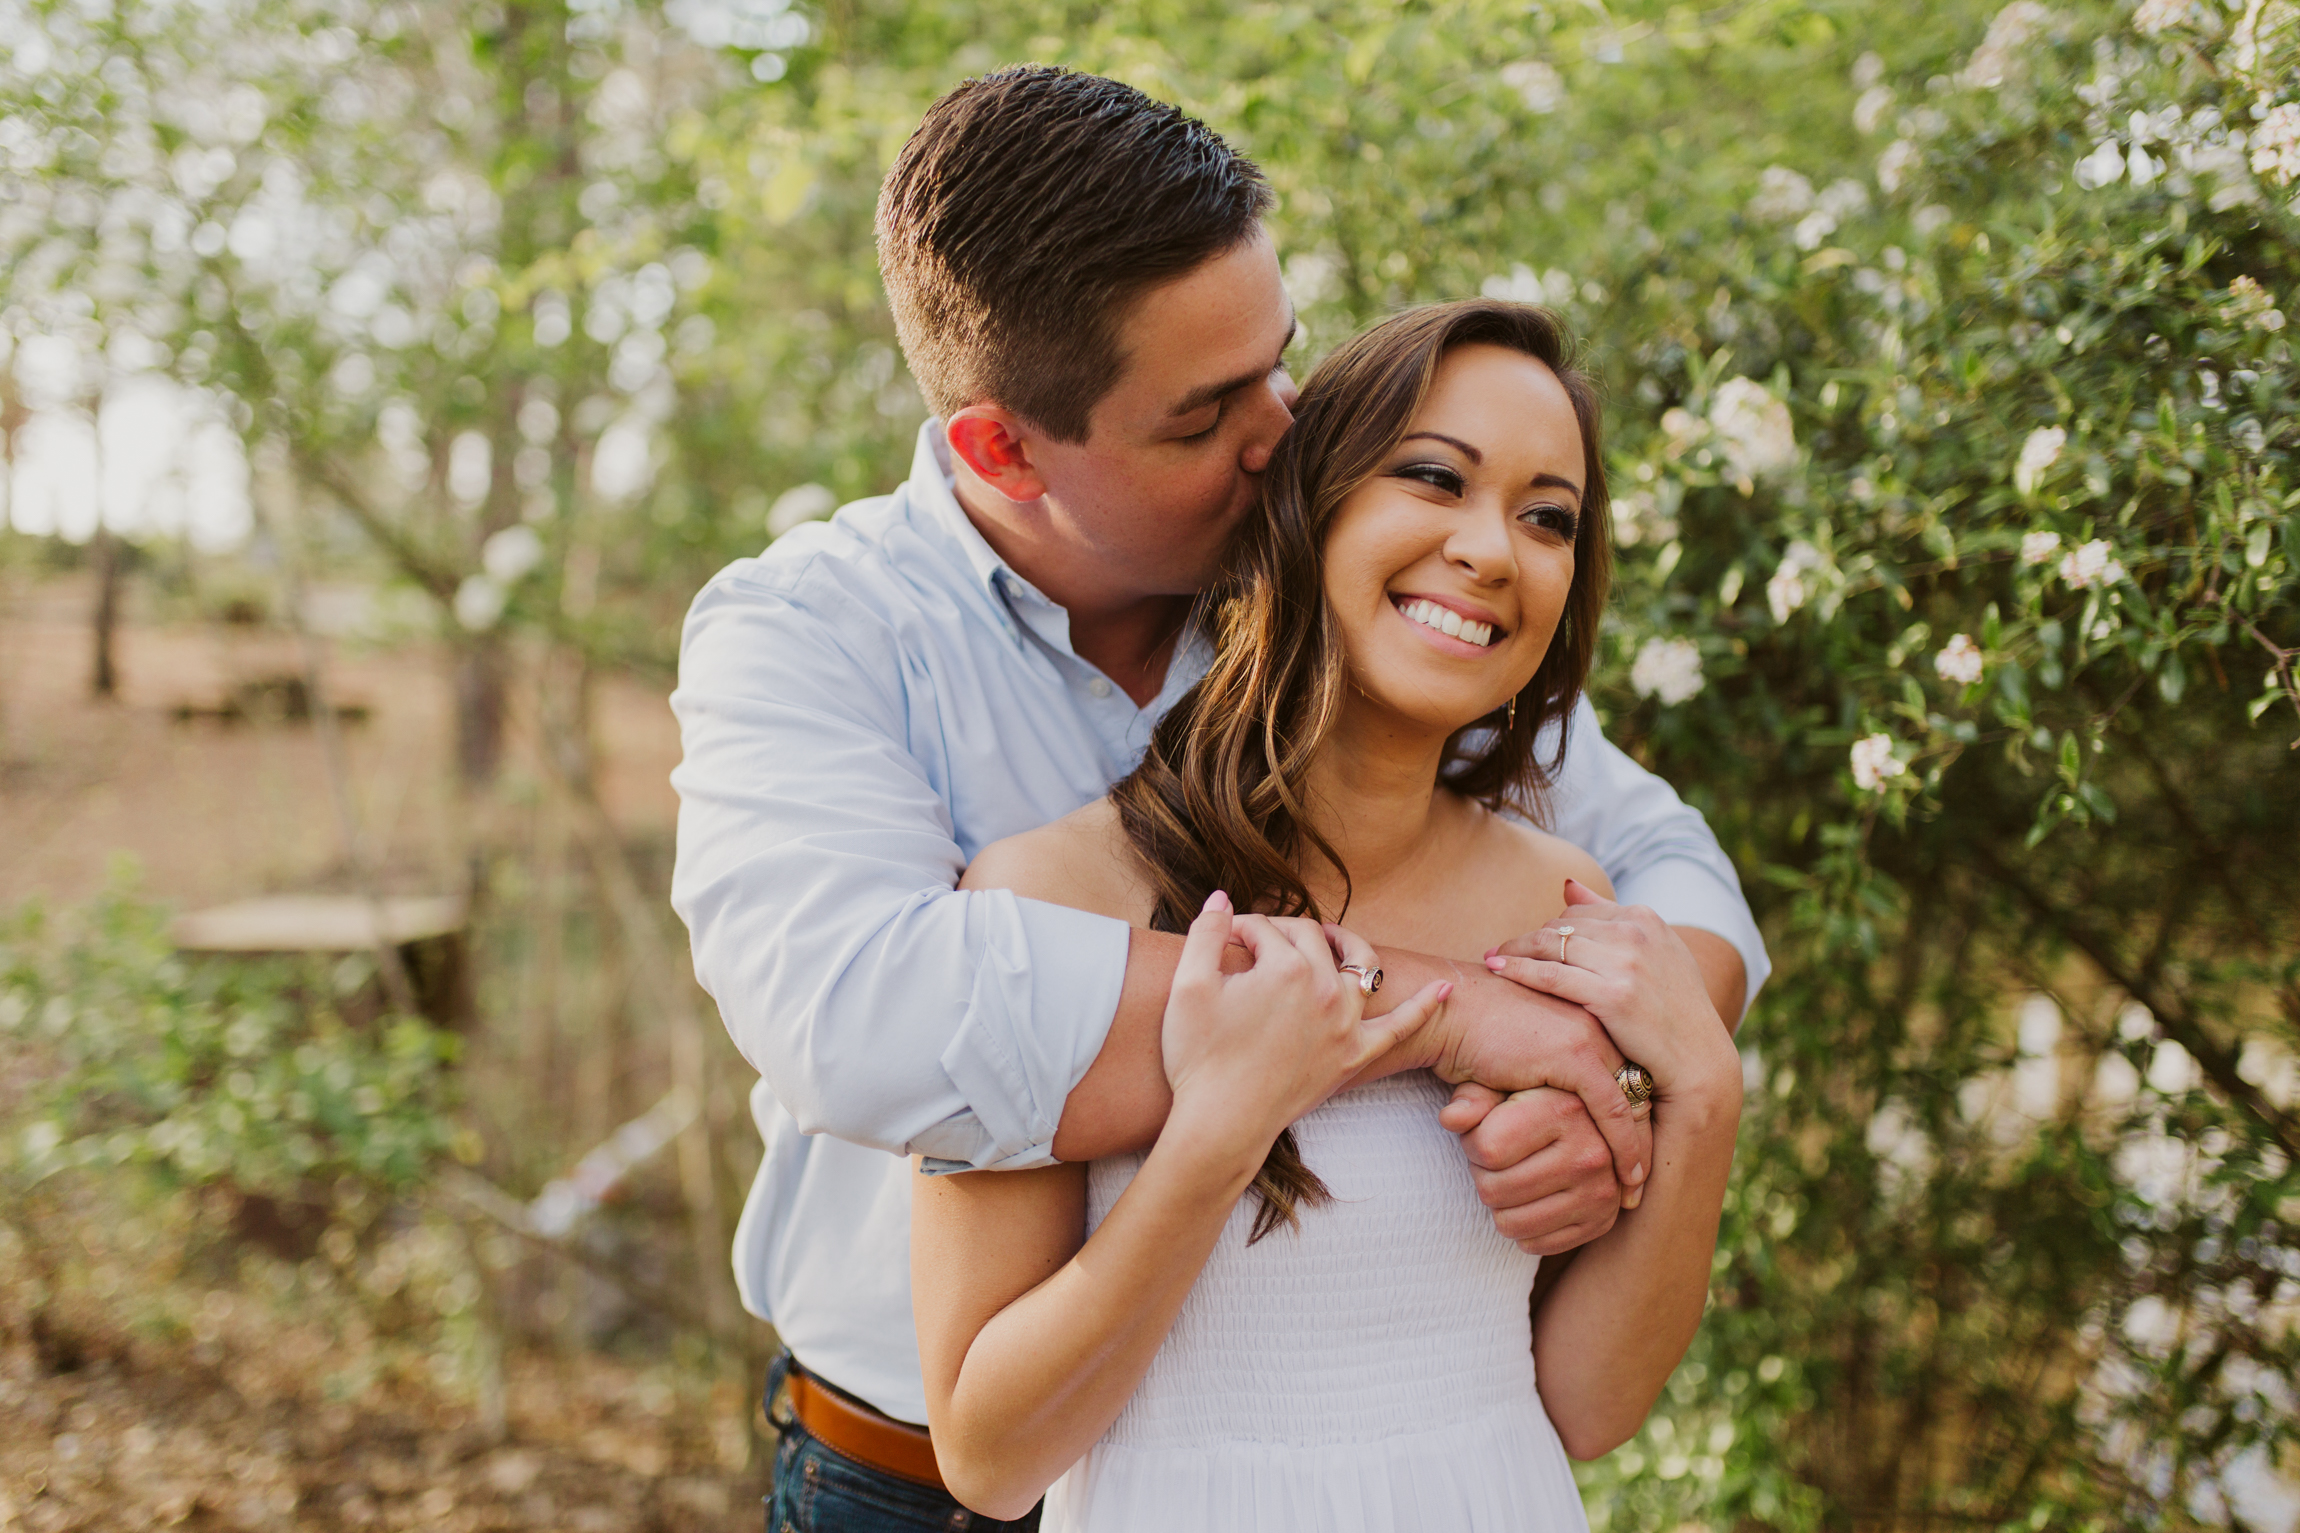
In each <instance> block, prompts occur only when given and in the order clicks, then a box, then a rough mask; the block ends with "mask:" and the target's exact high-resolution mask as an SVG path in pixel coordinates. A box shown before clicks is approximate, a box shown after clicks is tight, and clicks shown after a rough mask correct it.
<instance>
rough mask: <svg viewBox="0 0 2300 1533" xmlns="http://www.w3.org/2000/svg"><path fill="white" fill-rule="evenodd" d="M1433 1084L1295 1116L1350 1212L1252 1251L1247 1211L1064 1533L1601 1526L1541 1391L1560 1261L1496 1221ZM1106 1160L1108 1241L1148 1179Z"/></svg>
mask: <svg viewBox="0 0 2300 1533" xmlns="http://www.w3.org/2000/svg"><path fill="white" fill-rule="evenodd" d="M1447 1096H1448V1092H1447V1089H1446V1087H1445V1086H1443V1085H1442V1084H1440V1083H1439V1081H1438V1080H1437V1079H1436V1077H1434V1076H1432V1075H1429V1074H1428V1073H1426V1072H1422V1071H1416V1072H1413V1073H1411V1074H1408V1075H1401V1076H1394V1077H1392V1078H1390V1079H1388V1080H1384V1081H1377V1082H1375V1083H1374V1084H1373V1085H1370V1086H1365V1087H1361V1088H1360V1089H1358V1090H1356V1091H1351V1092H1347V1093H1344V1094H1343V1095H1341V1096H1338V1097H1336V1098H1334V1099H1333V1100H1332V1101H1330V1102H1328V1103H1326V1104H1325V1105H1324V1106H1323V1107H1320V1108H1319V1109H1318V1110H1317V1111H1315V1112H1313V1113H1311V1114H1310V1115H1309V1116H1308V1117H1306V1118H1304V1119H1303V1120H1302V1121H1301V1122H1300V1123H1299V1124H1297V1125H1296V1126H1295V1130H1294V1132H1295V1135H1296V1137H1297V1138H1298V1140H1299V1141H1300V1144H1301V1148H1302V1158H1303V1160H1304V1161H1305V1162H1307V1163H1308V1165H1309V1166H1310V1168H1311V1169H1312V1170H1314V1171H1316V1172H1317V1173H1318V1175H1319V1176H1321V1177H1323V1178H1324V1179H1325V1183H1326V1186H1327V1187H1328V1188H1330V1189H1331V1190H1332V1192H1333V1194H1334V1201H1333V1202H1332V1203H1329V1204H1327V1205H1325V1206H1323V1207H1320V1208H1312V1209H1305V1210H1303V1212H1302V1227H1301V1229H1300V1231H1299V1232H1294V1231H1289V1230H1286V1229H1282V1228H1281V1229H1279V1230H1277V1231H1275V1232H1273V1233H1272V1234H1271V1235H1269V1236H1268V1237H1267V1238H1265V1239H1264V1240H1263V1241H1262V1242H1261V1243H1260V1244H1258V1245H1255V1246H1253V1247H1251V1248H1249V1247H1248V1246H1247V1244H1246V1237H1247V1235H1248V1234H1249V1233H1250V1232H1251V1230H1252V1227H1253V1220H1254V1214H1255V1212H1256V1210H1257V1208H1258V1207H1259V1201H1258V1200H1257V1199H1256V1198H1254V1197H1253V1196H1252V1195H1251V1194H1249V1195H1248V1196H1246V1197H1244V1198H1241V1199H1240V1200H1239V1202H1238V1206H1237V1208H1235V1209H1234V1210H1232V1212H1231V1214H1230V1222H1229V1224H1228V1225H1227V1226H1226V1227H1225V1228H1224V1229H1223V1231H1222V1235H1221V1239H1220V1241H1219V1242H1218V1243H1217V1244H1216V1245H1215V1247H1214V1254H1213V1256H1212V1257H1211V1258H1210V1259H1209V1260H1208V1261H1207V1263H1206V1269H1205V1271H1204V1272H1202V1273H1201V1274H1199V1277H1198V1282H1197V1286H1196V1287H1194V1288H1192V1289H1191V1290H1190V1296H1189V1298H1188V1299H1186V1300H1184V1301H1183V1305H1182V1311H1181V1314H1180V1315H1179V1316H1177V1317H1176V1319H1175V1321H1174V1329H1173V1331H1172V1332H1171V1333H1169V1334H1168V1336H1167V1338H1166V1344H1165V1345H1164V1346H1163V1347H1161V1348H1159V1350H1158V1355H1157V1356H1156V1357H1155V1358H1154V1359H1152V1361H1151V1364H1150V1369H1149V1372H1148V1373H1146V1374H1145V1375H1143V1379H1142V1383H1141V1386H1140V1387H1139V1388H1137V1389H1136V1390H1135V1391H1134V1397H1133V1398H1132V1399H1131V1400H1129V1401H1128V1402H1127V1404H1126V1408H1125V1409H1124V1410H1123V1411H1121V1412H1119V1414H1118V1419H1117V1420H1116V1421H1115V1422H1113V1423H1112V1424H1111V1427H1110V1430H1109V1431H1108V1432H1107V1433H1105V1434H1104V1435H1103V1437H1102V1440H1101V1441H1100V1442H1098V1443H1096V1444H1095V1445H1094V1447H1093V1448H1092V1449H1091V1450H1090V1451H1089V1452H1088V1453H1087V1455H1086V1457H1085V1458H1084V1459H1082V1460H1080V1461H1079V1462H1078V1464H1076V1465H1075V1466H1074V1467H1073V1468H1072V1469H1071V1470H1070V1472H1069V1473H1068V1474H1066V1475H1064V1476H1063V1477H1062V1478H1061V1479H1060V1480H1057V1481H1056V1482H1055V1483H1054V1485H1053V1487H1052V1488H1051V1489H1050V1490H1048V1492H1047V1495H1046V1513H1045V1520H1044V1522H1043V1524H1042V1526H1043V1528H1044V1529H1045V1530H1046V1533H1153V1530H1155V1533H1176V1530H1188V1533H1470V1530H1476V1533H1568V1530H1570V1533H1586V1530H1587V1528H1588V1526H1589V1523H1588V1520H1587V1519H1586V1517H1585V1516H1584V1515H1583V1513H1582V1509H1581V1497H1580V1494H1579V1493H1578V1492H1577V1491H1576V1489H1575V1488H1574V1483H1573V1474H1572V1471H1571V1469H1570V1468H1569V1466H1568V1464H1567V1462H1566V1457H1565V1450H1564V1449H1563V1447H1561V1446H1560V1445H1559V1443H1558V1440H1557V1432H1556V1430H1555V1429H1554V1428H1553V1427H1552V1426H1551V1425H1550V1423H1549V1417H1548V1415H1547V1414H1546V1413H1545V1412H1544V1411H1543V1410H1542V1405H1541V1398H1540V1396H1538V1395H1537V1394H1535V1393H1534V1387H1533V1345H1532V1334H1531V1326H1530V1322H1529V1320H1528V1317H1527V1301H1528V1298H1529V1295H1530V1294H1531V1292H1532V1288H1533V1274H1534V1269H1535V1267H1537V1266H1538V1265H1539V1262H1540V1259H1539V1258H1538V1257H1532V1256H1527V1255H1525V1254H1524V1253H1523V1252H1521V1251H1519V1250H1518V1249H1517V1247H1516V1246H1514V1245H1512V1244H1510V1242H1508V1241H1507V1240H1504V1239H1503V1238H1502V1237H1501V1236H1500V1235H1499V1234H1497V1233H1496V1232H1495V1230H1494V1228H1493V1220H1492V1216H1491V1215H1490V1214H1489V1213H1488V1212H1487V1211H1486V1209H1485V1207H1484V1206H1483V1205H1482V1204H1480V1203H1479V1202H1478V1199H1477V1191H1476V1188H1475V1187H1474V1186H1473V1185H1472V1184H1471V1182H1470V1175H1469V1166H1468V1163H1467V1162H1466V1161H1465V1160H1464V1159H1463V1156H1462V1151H1461V1143H1460V1141H1459V1140H1457V1139H1456V1138H1455V1137H1454V1136H1453V1135H1451V1134H1449V1133H1447V1132H1446V1131H1445V1130H1444V1129H1443V1128H1442V1127H1440V1126H1439V1124H1438V1121H1437V1115H1438V1109H1439V1108H1441V1107H1443V1106H1444V1105H1445V1103H1446V1099H1447ZM1141 1164H1142V1160H1141V1157H1140V1156H1120V1157H1116V1158H1113V1159H1110V1160H1098V1161H1096V1162H1094V1164H1093V1165H1092V1166H1091V1167H1090V1168H1089V1172H1088V1180H1087V1228H1088V1230H1089V1231H1091V1230H1092V1229H1093V1228H1094V1227H1095V1226H1097V1225H1099V1224H1100V1223H1101V1222H1102V1220H1103V1218H1104V1216H1105V1215H1107V1214H1108V1213H1109V1211H1110V1208H1111V1205H1112V1204H1114V1203H1116V1202H1117V1201H1118V1195H1119V1194H1120V1193H1122V1192H1124V1191H1125V1190H1126V1186H1127V1184H1128V1183H1129V1182H1131V1181H1132V1180H1133V1179H1134V1174H1135V1172H1136V1171H1138V1170H1139V1169H1140V1168H1141Z"/></svg>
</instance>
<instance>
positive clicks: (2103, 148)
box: [2076, 138, 2124, 191]
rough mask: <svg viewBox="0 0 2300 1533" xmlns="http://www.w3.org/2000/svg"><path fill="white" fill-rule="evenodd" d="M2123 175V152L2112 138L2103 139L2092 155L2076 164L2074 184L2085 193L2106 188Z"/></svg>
mask: <svg viewBox="0 0 2300 1533" xmlns="http://www.w3.org/2000/svg"><path fill="white" fill-rule="evenodd" d="M2123 174H2124V151H2123V150H2121V149H2119V148H2118V147H2117V146H2116V140H2115V139H2113V138H2104V139H2102V140H2101V141H2100V143H2099V145H2098V146H2097V147H2096V148H2094V150H2093V151H2092V153H2090V154H2088V155H2086V156H2085V157H2084V158H2083V159H2081V160H2079V161H2077V162H2076V184H2077V185H2079V186H2081V187H2083V188H2084V189H2085V190H2086V191H2091V190H2092V189H2093V188H2095V187H2100V186H2106V185H2108V184H2109V183H2110V182H2112V181H2114V180H2115V179H2116V178H2117V177H2119V176H2121V175H2123Z"/></svg>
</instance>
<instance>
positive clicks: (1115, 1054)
mask: <svg viewBox="0 0 2300 1533" xmlns="http://www.w3.org/2000/svg"><path fill="white" fill-rule="evenodd" d="M1375 951H1376V952H1378V953H1379V954H1380V955H1381V963H1382V974H1383V980H1382V988H1381V990H1380V992H1379V993H1378V994H1376V995H1375V996H1374V998H1373V999H1372V1000H1371V1001H1370V1002H1368V1003H1367V1005H1366V1015H1367V1016H1369V1017H1378V1016H1382V1015H1384V1014H1385V1013H1387V1012H1388V1011H1389V1010H1390V1008H1391V1007H1393V1006H1395V1005H1397V1004H1398V1003H1399V1002H1400V1001H1403V1000H1405V999H1406V998H1407V997H1408V996H1411V995H1412V994H1413V993H1414V992H1415V991H1417V990H1419V989H1421V987H1422V986H1424V985H1426V984H1428V983H1429V982H1430V981H1431V980H1437V979H1443V980H1452V981H1453V982H1454V984H1455V987H1456V989H1455V998H1454V1000H1453V1002H1451V1003H1449V1004H1451V1005H1453V1006H1457V1007H1461V1008H1475V1007H1477V1006H1478V1005H1479V1004H1481V1002H1483V1001H1484V1000H1485V999H1486V998H1487V996H1488V992H1490V993H1491V998H1492V1000H1493V1002H1494V1003H1495V1004H1503V1003H1507V1002H1515V1003H1517V1004H1519V1005H1523V1004H1525V1002H1526V999H1527V992H1526V991H1524V990H1522V989H1520V988H1519V987H1518V986H1516V985H1512V984H1510V983H1509V982H1508V981H1507V980H1502V979H1496V978H1495V977H1494V976H1493V975H1491V974H1488V973H1486V972H1485V971H1484V970H1483V969H1480V968H1477V967H1476V966H1474V965H1468V964H1459V963H1454V962H1452V961H1451V960H1449V959H1444V958H1432V957H1430V956H1429V955H1428V954H1426V953H1410V952H1404V951H1401V950H1395V949H1390V948H1377V949H1376V950H1375ZM1181 958H1182V939H1181V938H1180V937H1177V936H1173V935H1170V934H1169V933H1166V932H1154V931H1145V930H1144V929H1142V928H1141V927H1139V926H1137V927H1135V928H1134V931H1133V937H1132V940H1131V941H1130V943H1129V944H1128V947H1127V950H1126V985H1125V988H1124V989H1123V990H1121V991H1120V992H1119V996H1118V1012H1117V1015H1116V1016H1114V1017H1112V1018H1111V1021H1110V1031H1109V1033H1108V1035H1107V1036H1105V1038H1104V1039H1103V1042H1102V1052H1101V1053H1099V1054H1097V1055H1095V1056H1094V1063H1093V1064H1092V1065H1090V1066H1088V1067H1087V1071H1086V1074H1085V1076H1084V1077H1083V1078H1082V1079H1081V1080H1080V1081H1079V1082H1078V1084H1077V1086H1076V1087H1074V1088H1073V1089H1072V1090H1071V1093H1070V1096H1069V1099H1068V1100H1067V1101H1066V1102H1065V1103H1064V1104H1063V1108H1062V1123H1061V1126H1060V1127H1059V1128H1057V1129H1056V1130H1055V1134H1054V1158H1055V1159H1057V1160H1066V1161H1078V1160H1098V1159H1100V1158H1101V1157H1103V1156H1105V1155H1126V1154H1132V1153H1135V1152H1138V1151H1142V1150H1147V1149H1149V1148H1150V1146H1151V1145H1152V1144H1154V1143H1156V1142H1157V1139H1158V1131H1159V1130H1160V1129H1161V1128H1163V1127H1165V1124H1166V1110H1167V1108H1169V1107H1170V1106H1172V1105H1173V1094H1172V1093H1171V1092H1169V1091H1168V1090H1167V1089H1166V1060H1165V1055H1164V1053H1163V1051H1162V1050H1161V1049H1160V1047H1159V1033H1160V1030H1161V1028H1162V1026H1163V1024H1164V1022H1165V1019H1166V994H1167V992H1168V991H1170V990H1171V989H1173V987H1174V966H1175V964H1177V963H1179V962H1180V961H1181ZM1249 963H1250V960H1249V959H1248V957H1247V954H1246V950H1245V949H1244V948H1240V947H1233V948H1231V949H1230V950H1229V952H1228V954H1227V955H1225V962H1224V964H1223V967H1224V968H1225V969H1229V970H1233V971H1235V970H1242V969H1245V968H1247V967H1248V966H1249ZM1536 999H1538V1000H1547V997H1538V998H1536ZM1550 1004H1562V1003H1557V1002H1552V1003H1550ZM1437 1063H1438V1059H1437V1048H1436V1045H1435V1043H1434V1042H1433V1040H1432V1039H1431V1038H1430V1037H1428V1036H1426V1035H1417V1036H1415V1037H1411V1038H1406V1039H1403V1040H1401V1041H1400V1042H1399V1044H1398V1045H1397V1047H1395V1048H1393V1049H1391V1050H1390V1051H1389V1052H1388V1053H1387V1054H1384V1055H1383V1056H1382V1057H1381V1058H1380V1059H1378V1060H1376V1061H1375V1062H1374V1063H1373V1064H1371V1065H1368V1066H1367V1067H1366V1069H1365V1071H1364V1073H1363V1074H1361V1075H1359V1076H1358V1078H1357V1080H1356V1081H1354V1082H1353V1083H1352V1084H1356V1085H1362V1084H1364V1083H1365V1082H1367V1081H1377V1080H1381V1079H1382V1078H1384V1077H1385V1076H1391V1075H1398V1074H1401V1073H1403V1072H1405V1071H1407V1070H1422V1069H1428V1068H1430V1067H1431V1066H1433V1065H1435V1064H1437Z"/></svg>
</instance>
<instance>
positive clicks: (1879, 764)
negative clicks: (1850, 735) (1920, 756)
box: [1853, 735, 1909, 793]
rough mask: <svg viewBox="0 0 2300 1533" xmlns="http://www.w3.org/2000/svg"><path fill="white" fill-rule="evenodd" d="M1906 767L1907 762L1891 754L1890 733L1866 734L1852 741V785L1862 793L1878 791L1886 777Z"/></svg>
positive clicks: (1895, 774) (1894, 774)
mask: <svg viewBox="0 0 2300 1533" xmlns="http://www.w3.org/2000/svg"><path fill="white" fill-rule="evenodd" d="M1908 769H1909V765H1908V763H1907V762H1905V761H1903V760H1901V758H1900V757H1898V756H1896V755H1894V754H1893V737H1892V736H1891V735H1866V736H1863V737H1862V738H1861V739H1858V740H1855V741H1854V742H1853V785H1854V786H1855V787H1857V788H1859V789H1860V790H1861V791H1862V792H1863V793H1875V792H1878V791H1880V790H1881V789H1882V788H1883V787H1884V786H1885V779H1886V778H1888V777H1898V776H1900V775H1901V774H1902V773H1904V772H1906V771H1907V770H1908Z"/></svg>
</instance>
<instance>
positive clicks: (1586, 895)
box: [1565, 878, 1620, 909]
mask: <svg viewBox="0 0 2300 1533" xmlns="http://www.w3.org/2000/svg"><path fill="white" fill-rule="evenodd" d="M1565 903H1566V904H1567V905H1569V906H1574V905H1580V906H1592V907H1594V906H1600V905H1602V906H1604V907H1606V908H1607V909H1619V908H1620V907H1619V905H1618V904H1617V903H1616V902H1615V901H1613V900H1609V899H1607V898H1606V897H1605V896H1604V895H1602V894H1599V893H1598V892H1597V891H1596V890H1595V889H1592V888H1590V887H1589V885H1587V884H1585V883H1583V882H1582V881H1581V880H1580V879H1578V878H1569V879H1567V880H1566V881H1565Z"/></svg>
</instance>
